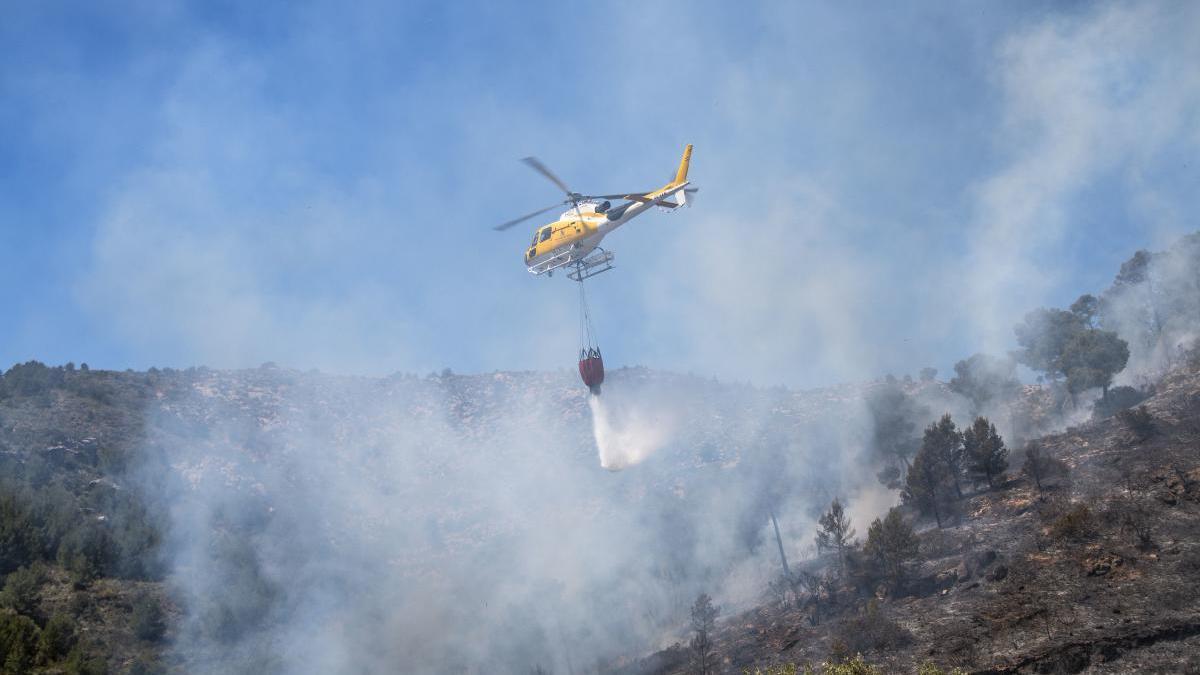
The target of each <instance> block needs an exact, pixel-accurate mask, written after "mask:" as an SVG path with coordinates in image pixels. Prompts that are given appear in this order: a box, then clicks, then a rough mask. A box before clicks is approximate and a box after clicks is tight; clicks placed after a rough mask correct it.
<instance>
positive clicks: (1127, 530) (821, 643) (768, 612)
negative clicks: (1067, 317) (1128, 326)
mask: <svg viewBox="0 0 1200 675" xmlns="http://www.w3.org/2000/svg"><path fill="white" fill-rule="evenodd" d="M1145 407H1146V410H1147V411H1149V413H1150V421H1149V422H1148V423H1147V424H1146V426H1144V427H1138V426H1137V425H1136V424H1135V425H1133V426H1131V424H1130V423H1128V422H1124V421H1122V420H1121V419H1118V418H1117V417H1111V418H1107V419H1102V420H1098V421H1093V422H1088V423H1085V424H1082V425H1080V426H1078V427H1074V428H1071V429H1068V430H1066V431H1065V432H1062V433H1058V434H1053V435H1049V436H1046V437H1044V438H1043V439H1041V444H1042V447H1043V448H1044V449H1045V451H1046V453H1047V454H1049V455H1050V456H1052V457H1056V458H1060V459H1061V460H1062V461H1064V462H1065V463H1066V464H1067V465H1068V466H1069V468H1070V471H1069V474H1067V476H1066V477H1065V478H1062V477H1060V478H1056V479H1053V480H1047V481H1046V485H1045V486H1044V488H1045V489H1043V490H1039V489H1038V488H1037V486H1036V485H1035V483H1034V481H1033V480H1032V479H1031V478H1030V477H1029V476H1028V475H1027V474H1021V473H1018V474H1016V475H1014V477H1012V478H1010V479H1009V480H1008V481H1006V482H1004V483H1003V484H1001V485H999V486H997V488H996V489H994V490H991V491H981V492H979V493H978V494H975V495H973V496H970V497H969V499H968V500H967V502H966V505H965V508H964V509H963V511H964V513H963V516H962V520H961V522H959V523H956V524H950V525H948V526H947V527H946V528H944V529H938V528H937V527H936V526H933V524H932V523H931V522H929V523H925V524H924V525H922V531H921V532H920V549H921V555H920V558H921V561H920V562H918V563H914V564H912V566H911V568H910V569H909V570H908V574H907V578H906V580H905V582H904V584H903V586H901V587H898V588H888V587H887V586H886V584H881V585H879V586H869V587H867V588H857V589H855V588H851V587H849V586H841V587H836V588H832V589H826V590H824V591H822V593H823V595H822V597H821V601H822V603H823V604H824V605H825V606H824V607H823V608H822V611H823V612H824V613H825V616H822V617H821V621H820V624H819V625H813V623H812V620H811V619H812V615H813V603H812V599H811V597H808V598H804V599H803V601H802V602H801V603H799V604H801V606H799V607H798V606H797V603H796V602H794V599H793V598H787V599H786V601H784V602H778V601H776V602H769V603H767V604H764V605H762V606H760V607H757V608H755V609H754V610H751V611H748V612H741V613H737V614H736V615H733V616H730V617H728V618H727V619H725V620H724V621H722V622H719V624H718V630H717V632H716V634H715V643H716V652H717V654H718V656H719V661H720V663H721V664H722V666H721V667H720V668H719V672H727V673H740V672H743V670H744V669H747V668H750V669H752V671H753V672H757V669H763V670H764V672H765V671H767V670H768V669H769V668H770V667H771V666H773V665H775V666H782V665H786V664H805V663H812V664H818V663H821V662H823V661H826V660H829V659H831V658H834V659H835V660H836V658H837V655H838V654H839V653H840V654H853V653H855V652H861V653H863V654H864V655H865V657H866V661H867V662H869V663H874V664H877V665H878V666H879V667H880V668H881V672H887V673H904V672H916V671H917V666H918V665H920V664H922V663H926V662H930V663H933V664H936V665H938V666H941V667H943V668H950V667H961V668H963V669H964V670H965V671H966V672H970V673H980V674H983V673H1019V672H1020V673H1077V672H1084V671H1086V672H1092V673H1183V672H1200V612H1198V609H1197V608H1200V586H1198V585H1197V584H1196V579H1197V575H1198V574H1200V362H1197V359H1195V358H1194V357H1193V360H1192V364H1191V366H1186V367H1183V368H1180V369H1179V370H1176V371H1175V372H1172V373H1171V374H1170V375H1168V377H1166V378H1165V379H1164V381H1163V382H1162V383H1161V385H1160V387H1159V393H1158V394H1157V395H1156V396H1154V397H1152V398H1150V399H1149V400H1147V401H1146V402H1145ZM1135 427H1136V428H1135ZM831 564H832V563H831V562H830V561H829V560H828V559H823V560H812V561H808V562H807V563H806V566H807V568H809V569H813V570H820V569H821V568H823V567H828V566H830V565H831ZM687 656H688V653H687V648H686V645H679V646H677V647H676V648H674V649H672V650H668V651H665V652H661V653H659V654H656V655H655V656H653V657H650V658H648V659H645V660H644V661H643V662H642V663H641V665H640V666H639V667H636V668H632V669H630V670H631V671H637V672H644V673H651V672H652V673H685V672H692V671H691V670H690V669H689V668H690V666H688V665H684V664H686V663H687V661H686V659H687Z"/></svg>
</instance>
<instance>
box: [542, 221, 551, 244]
mask: <svg viewBox="0 0 1200 675" xmlns="http://www.w3.org/2000/svg"><path fill="white" fill-rule="evenodd" d="M550 230H551V228H550V226H549V225H547V226H546V227H543V228H542V236H541V238H540V241H546V240H547V239H549V238H550Z"/></svg>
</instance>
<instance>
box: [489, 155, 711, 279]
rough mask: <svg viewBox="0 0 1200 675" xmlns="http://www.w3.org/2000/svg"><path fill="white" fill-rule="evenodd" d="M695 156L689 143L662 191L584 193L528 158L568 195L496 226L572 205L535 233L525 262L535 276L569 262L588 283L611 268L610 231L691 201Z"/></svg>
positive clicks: (575, 274)
mask: <svg viewBox="0 0 1200 675" xmlns="http://www.w3.org/2000/svg"><path fill="white" fill-rule="evenodd" d="M691 160H692V146H691V145H688V146H687V147H686V148H684V149H683V158H682V159H680V160H679V169H678V170H677V171H676V172H675V178H674V179H673V180H672V181H671V182H669V183H667V184H666V185H664V186H663V187H661V188H659V189H657V190H651V191H649V192H632V193H624V194H613V195H583V194H580V193H578V192H574V191H572V190H571V188H569V187H567V184H566V183H564V182H563V181H562V180H560V179H559V177H558V176H555V175H554V173H553V172H551V171H550V169H548V168H546V165H545V164H542V163H541V162H540V161H538V159H537V158H536V157H526V158H525V159H523V160H521V161H522V162H525V164H527V165H529V166H530V167H531V168H533V170H534V171H537V172H538V173H540V174H542V175H543V176H545V177H546V178H547V179H549V180H550V182H552V183H554V184H555V185H557V186H558V188H559V189H560V190H562V191H563V192H565V193H566V195H567V198H566V200H565V201H562V202H555V203H554V204H551V205H550V206H547V207H546V208H544V209H539V210H537V211H534V212H533V213H530V214H526V215H524V216H521V217H520V218H516V219H513V220H510V221H508V222H507V223H501V224H500V225H497V226H496V227H495V228H493V229H495V230H501V231H502V230H507V229H508V228H510V227H512V226H514V225H517V224H519V223H522V222H524V221H526V220H528V219H530V218H533V217H535V216H540V215H541V214H543V213H545V212H547V211H549V210H551V209H553V208H555V207H559V206H562V205H564V204H570V205H571V208H570V209H569V210H567V211H564V212H563V213H562V215H560V216H559V218H558V220H556V221H554V222H552V223H550V224H548V225H543V226H542V227H539V228H538V229H537V231H536V232H534V233H533V241H532V242H531V243H530V244H529V248H528V249H527V250H526V251H525V266H526V268H527V269H528V270H529V273H530V274H534V275H541V274H546V275H547V276H553V274H554V270H557V269H559V268H561V267H566V266H568V265H570V266H572V267H573V269H572V271H570V272H569V273H568V274H567V276H568V277H569V278H571V279H572V280H574V281H583V280H584V279H586V278H588V277H592V276H595V275H597V274H600V273H601V272H606V271H608V270H610V269H612V261H613V257H614V256H613V254H612V252H610V251H605V250H604V249H601V248H600V241H601V240H602V239H604V237H605V236H606V235H608V233H609V232H612V231H613V230H615V229H617V228H618V227H620V226H622V225H624V224H625V223H628V222H629V221H630V220H633V219H634V218H635V217H636V216H638V215H640V214H641V213H643V212H645V211H647V210H649V208H650V207H651V206H659V207H662V208H664V209H669V210H673V209H677V208H679V207H681V206H686V205H687V199H688V195H689V194H691V193H694V192H696V191H697V189H696V188H693V187H690V185H691V183H689V182H688V179H687V174H688V165H689V164H690V163H691ZM672 198H674V201H672ZM610 200H625V201H626V203H624V204H621V205H619V206H613V204H612V201H610Z"/></svg>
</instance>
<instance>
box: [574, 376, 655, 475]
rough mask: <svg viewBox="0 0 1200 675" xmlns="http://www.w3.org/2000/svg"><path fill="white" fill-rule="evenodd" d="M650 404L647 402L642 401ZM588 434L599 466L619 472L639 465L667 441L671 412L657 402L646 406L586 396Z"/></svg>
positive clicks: (604, 397) (609, 395) (618, 399)
mask: <svg viewBox="0 0 1200 675" xmlns="http://www.w3.org/2000/svg"><path fill="white" fill-rule="evenodd" d="M642 403H651V402H648V401H646V402H642ZM588 407H590V408H591V410H592V433H593V434H594V435H595V437H596V449H597V450H598V451H599V453H600V466H602V467H604V468H605V469H608V470H609V471H620V470H621V469H624V468H626V467H629V466H633V465H635V464H639V463H641V462H642V460H644V459H646V458H647V457H649V456H650V455H651V454H652V453H653V452H654V451H655V450H658V449H659V448H661V447H663V446H664V445H666V444H667V442H668V441H670V439H671V436H672V435H673V433H674V429H675V421H674V415H672V414H671V413H670V412H669V411H667V410H665V409H663V408H662V407H661V406H660V405H653V403H651V406H650V407H648V406H646V405H640V404H636V403H635V404H632V405H631V402H630V401H628V400H625V401H622V399H620V398H617V399H616V400H615V401H614V400H613V399H612V396H611V394H606V395H605V396H603V397H601V396H589V397H588Z"/></svg>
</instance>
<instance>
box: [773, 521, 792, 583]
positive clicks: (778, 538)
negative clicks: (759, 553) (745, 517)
mask: <svg viewBox="0 0 1200 675" xmlns="http://www.w3.org/2000/svg"><path fill="white" fill-rule="evenodd" d="M769 512H770V514H771V525H773V526H774V527H775V543H776V544H778V545H779V560H780V562H782V563H783V576H784V578H785V579H787V580H788V583H789V584H790V583H792V572H791V570H789V569H788V564H787V555H785V554H784V552H783V537H781V536H780V535H779V522H778V521H777V520H775V509H771V510H770V511H769Z"/></svg>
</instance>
